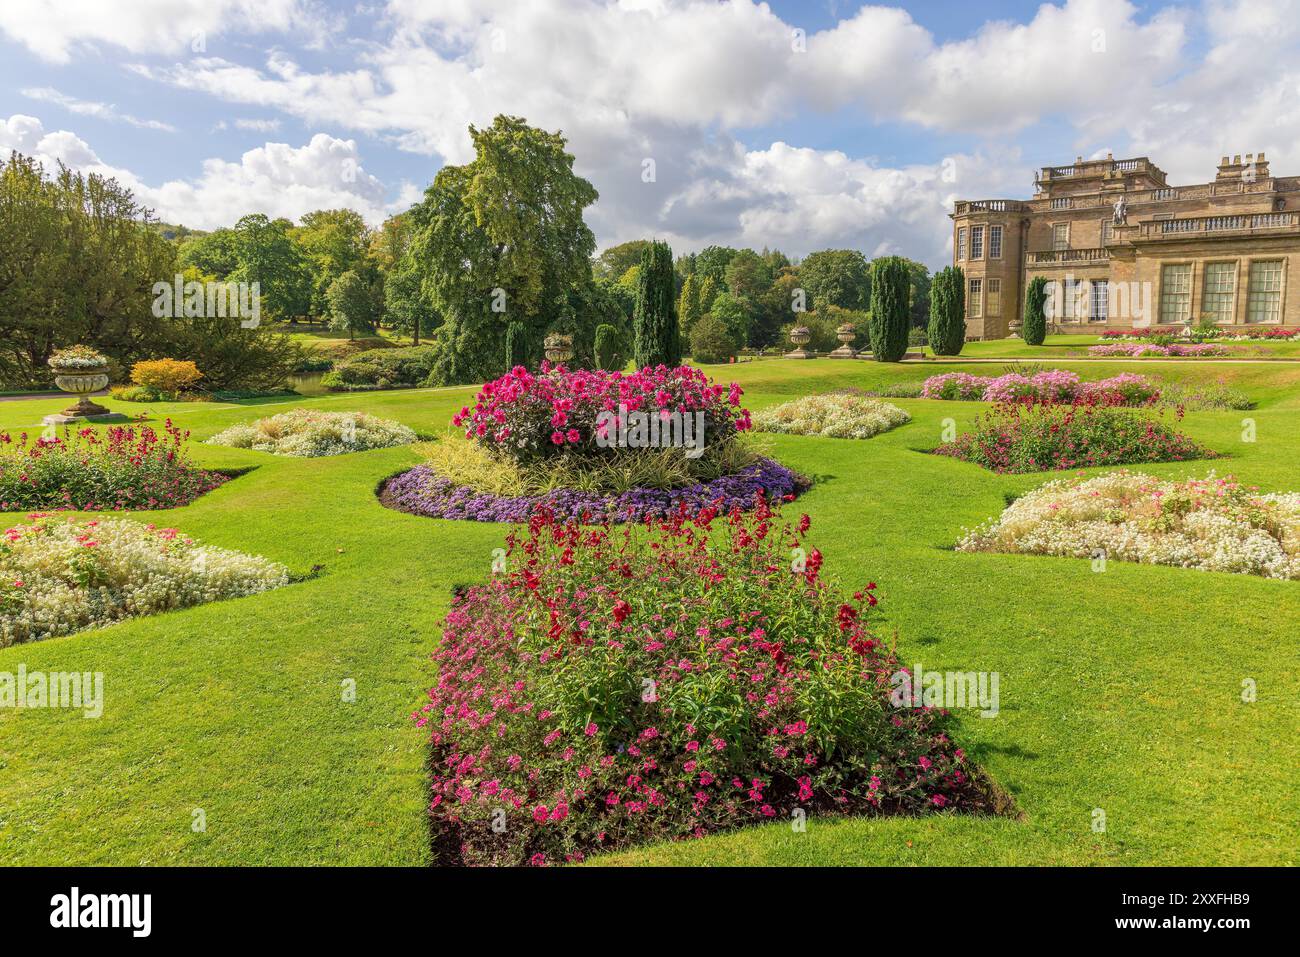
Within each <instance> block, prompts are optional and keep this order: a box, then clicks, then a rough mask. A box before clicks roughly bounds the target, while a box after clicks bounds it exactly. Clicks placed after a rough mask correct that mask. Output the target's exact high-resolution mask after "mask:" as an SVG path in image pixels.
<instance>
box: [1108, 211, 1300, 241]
mask: <svg viewBox="0 0 1300 957" xmlns="http://www.w3.org/2000/svg"><path fill="white" fill-rule="evenodd" d="M1112 232H1113V235H1114V239H1113V240H1112V244H1113V243H1116V242H1161V241H1164V242H1168V241H1171V240H1180V239H1218V238H1220V237H1224V238H1226V237H1234V238H1242V237H1256V236H1278V235H1287V234H1289V233H1296V232H1300V213H1242V214H1238V215H1231V216H1193V217H1188V218H1183V219H1156V220H1151V221H1149V222H1145V223H1136V224H1133V225H1128V226H1116V227H1114V228H1113V231H1112Z"/></svg>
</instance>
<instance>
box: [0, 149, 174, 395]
mask: <svg viewBox="0 0 1300 957" xmlns="http://www.w3.org/2000/svg"><path fill="white" fill-rule="evenodd" d="M150 223H151V217H150V213H149V211H148V210H146V209H144V208H143V207H141V206H140V205H139V204H138V203H137V202H136V201H135V199H134V197H133V196H132V194H131V191H130V190H128V189H126V188H124V187H123V186H121V185H120V184H118V183H117V182H116V181H115V180H113V179H106V178H104V177H101V176H98V175H95V174H90V175H85V176H83V175H82V174H79V173H74V172H72V171H71V170H69V169H67V168H65V167H63V166H60V167H59V170H58V173H57V174H56V175H54V176H53V177H49V176H47V175H46V173H45V170H44V169H43V168H42V167H41V166H40V164H38V163H36V162H35V161H33V160H31V159H29V158H27V157H24V156H22V155H20V154H17V153H15V154H12V155H11V156H10V158H9V161H8V162H7V163H5V162H0V355H2V356H3V358H0V378H2V379H3V381H5V382H6V383H9V384H14V385H19V386H24V385H28V384H32V383H36V382H43V381H48V378H49V375H50V373H49V370H48V368H47V367H46V362H47V360H48V359H49V357H50V354H51V353H52V352H53V351H54V350H55V349H58V348H60V347H62V346H67V345H72V344H74V343H85V344H88V345H91V346H94V347H96V348H98V349H100V350H101V351H103V352H105V353H106V354H108V355H109V356H111V357H113V358H115V359H118V360H119V361H121V362H123V363H125V362H129V361H133V360H135V359H137V358H141V357H144V356H147V355H148V354H149V353H150V352H151V350H152V349H153V348H154V346H155V344H156V343H158V342H159V341H160V340H162V339H163V337H164V336H165V335H166V333H167V327H168V323H169V320H168V319H167V318H166V317H161V316H156V315H154V313H153V311H152V309H151V308H150V307H151V305H152V301H153V292H152V287H153V284H154V283H155V282H158V281H167V282H170V281H171V279H172V277H173V275H174V274H175V272H176V252H175V247H174V246H173V245H172V244H171V243H170V242H168V240H166V239H165V238H163V236H162V235H161V234H160V233H158V232H157V231H156V230H154V229H153V228H152V227H151V225H150Z"/></svg>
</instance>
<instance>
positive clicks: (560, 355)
mask: <svg viewBox="0 0 1300 957" xmlns="http://www.w3.org/2000/svg"><path fill="white" fill-rule="evenodd" d="M542 345H543V348H544V349H545V350H546V358H547V359H549V360H550V361H551V362H568V361H569V360H570V359H572V358H573V336H566V335H561V334H559V333H552V334H551V335H549V336H547V337H546V339H545V341H544V342H543V343H542Z"/></svg>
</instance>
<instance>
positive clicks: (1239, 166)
mask: <svg viewBox="0 0 1300 957" xmlns="http://www.w3.org/2000/svg"><path fill="white" fill-rule="evenodd" d="M1265 179H1268V160H1267V159H1265V157H1264V154H1263V153H1260V154H1259V155H1255V154H1254V153H1247V154H1246V158H1245V162H1242V157H1241V154H1237V155H1235V156H1233V157H1232V161H1231V162H1229V161H1228V157H1226V156H1225V157H1223V159H1221V160H1219V170H1218V173H1217V174H1216V175H1215V177H1214V181H1215V182H1216V183H1257V182H1259V181H1260V180H1265Z"/></svg>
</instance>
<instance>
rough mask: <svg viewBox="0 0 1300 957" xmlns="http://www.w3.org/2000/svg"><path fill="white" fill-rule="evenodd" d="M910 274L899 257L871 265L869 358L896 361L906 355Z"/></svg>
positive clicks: (884, 258)
mask: <svg viewBox="0 0 1300 957" xmlns="http://www.w3.org/2000/svg"><path fill="white" fill-rule="evenodd" d="M910 291H911V272H910V270H909V269H908V268H907V260H906V259H903V258H902V257H901V256H884V257H882V258H880V259H877V260H875V261H874V262H872V264H871V356H872V358H873V359H875V360H876V361H877V362H897V361H898V360H900V359H901V358H903V356H904V354H905V353H906V352H907V329H908V321H909V320H908V301H909V297H910Z"/></svg>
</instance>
